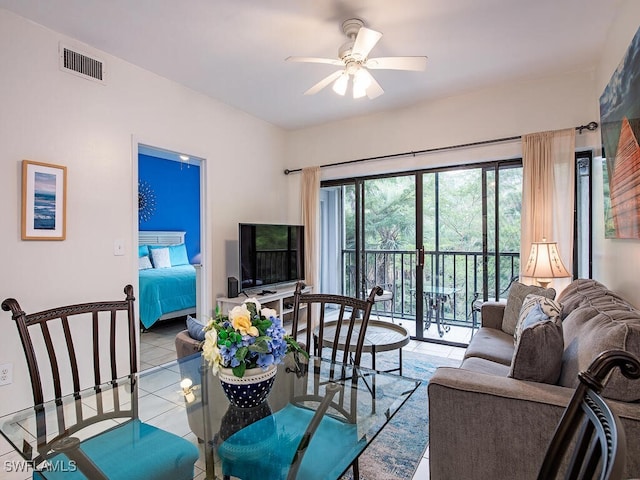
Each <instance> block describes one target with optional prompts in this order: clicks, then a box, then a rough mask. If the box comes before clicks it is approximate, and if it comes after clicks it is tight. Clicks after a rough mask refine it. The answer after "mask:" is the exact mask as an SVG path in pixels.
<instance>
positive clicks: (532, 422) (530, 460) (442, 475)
mask: <svg viewBox="0 0 640 480" xmlns="http://www.w3.org/2000/svg"><path fill="white" fill-rule="evenodd" d="M556 300H557V302H559V303H560V304H561V305H562V314H561V315H560V318H561V320H562V322H561V324H560V322H559V321H558V324H559V325H561V345H560V349H561V350H560V354H559V355H561V359H560V357H558V358H559V361H558V366H559V368H560V371H559V372H558V375H556V377H557V378H558V380H557V381H555V382H554V383H552V384H550V383H542V382H538V381H526V380H521V379H516V378H513V376H510V373H511V374H513V370H512V367H511V363H512V359H513V357H514V350H515V342H514V337H513V334H512V333H510V332H509V333H507V332H505V331H504V330H503V315H504V312H505V304H504V303H498V302H493V303H492V302H488V303H485V304H483V306H482V327H481V328H480V329H479V331H478V332H477V333H476V335H475V336H474V337H473V339H472V341H471V343H470V344H469V347H468V348H467V350H466V352H465V357H464V360H463V362H462V364H461V366H460V367H459V368H451V367H440V368H438V369H437V371H436V372H435V374H434V376H433V377H432V379H431V380H430V382H429V386H428V392H429V463H430V474H431V477H430V478H431V480H442V479H465V480H470V479H482V480H487V479H492V480H495V479H515V478H517V479H530V478H536V476H537V472H538V469H539V468H540V465H541V464H542V460H543V457H544V454H545V451H546V448H547V444H548V442H549V441H550V439H551V437H552V435H553V432H554V430H555V427H556V425H557V424H558V422H559V420H560V417H561V415H562V413H563V411H564V409H565V407H566V405H567V403H568V402H569V399H570V397H571V395H572V394H573V391H574V388H575V386H576V385H577V383H578V378H577V374H578V372H579V371H581V370H584V369H586V368H587V366H588V365H589V363H590V362H591V360H592V359H593V358H595V357H596V356H597V354H598V353H600V352H601V351H604V350H608V349H621V350H627V351H630V352H632V353H634V354H635V355H636V356H638V357H639V358H640V311H638V310H636V309H634V308H633V307H632V306H631V305H630V304H628V303H627V302H626V301H625V300H624V299H622V298H621V297H619V296H618V295H616V294H615V293H613V292H611V291H610V290H608V289H607V288H606V287H605V286H604V285H602V284H600V283H598V282H596V281H594V280H576V281H574V282H572V283H571V285H569V287H567V289H565V290H564V291H563V292H562V294H561V295H560V296H559V297H558V298H557V299H556ZM541 350H542V349H541ZM545 355H547V352H544V351H540V352H539V356H540V358H544V357H545ZM603 395H604V396H605V397H607V400H608V403H609V404H610V405H611V407H612V409H613V410H614V411H615V412H616V413H617V414H618V415H619V416H620V417H621V419H622V424H623V427H624V429H625V433H626V438H627V462H626V473H625V477H640V381H635V382H633V381H630V380H628V379H626V378H624V377H623V376H622V375H620V373H619V371H618V370H616V371H615V372H613V373H612V375H611V376H610V378H609V380H608V383H607V386H606V388H605V390H604V391H603Z"/></svg>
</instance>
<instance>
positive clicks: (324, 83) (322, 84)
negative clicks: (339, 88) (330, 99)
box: [304, 70, 344, 95]
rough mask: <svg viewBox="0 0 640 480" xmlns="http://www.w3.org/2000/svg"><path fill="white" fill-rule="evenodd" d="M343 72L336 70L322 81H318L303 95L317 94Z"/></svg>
mask: <svg viewBox="0 0 640 480" xmlns="http://www.w3.org/2000/svg"><path fill="white" fill-rule="evenodd" d="M343 71H344V70H338V71H336V72H333V73H332V74H331V75H329V76H327V77H324V78H323V79H322V80H320V81H319V82H318V83H316V84H315V85H314V86H313V87H311V88H310V89H309V90H307V91H306V92H304V94H305V95H314V94H316V93H318V92H319V91H320V90H322V89H323V88H324V87H326V86H327V85H329V84H330V83H331V82H333V81H334V80H336V79H337V78H338V77H339V76H340V75H342V72H343Z"/></svg>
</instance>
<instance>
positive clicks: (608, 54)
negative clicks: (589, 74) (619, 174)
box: [593, 0, 640, 307]
mask: <svg viewBox="0 0 640 480" xmlns="http://www.w3.org/2000/svg"><path fill="white" fill-rule="evenodd" d="M639 27H640V2H638V1H637V0H627V1H626V2H624V3H623V5H622V6H621V7H620V8H619V10H618V16H617V19H616V22H615V24H614V25H613V28H612V29H611V31H610V32H609V36H608V39H607V43H606V45H605V48H604V49H603V53H602V58H601V61H600V64H599V66H598V69H597V72H596V82H595V89H594V93H593V96H594V98H595V101H596V102H597V101H598V99H599V97H600V95H601V94H602V92H603V90H604V88H605V87H606V86H607V83H609V80H610V78H611V75H612V74H613V72H614V71H615V70H616V68H618V65H619V64H620V61H621V60H622V57H623V56H624V54H625V52H626V51H627V49H628V48H629V44H630V43H631V40H632V39H633V36H634V35H635V34H636V32H637V31H638V28H639ZM599 181H600V185H601V182H602V180H601V179H599ZM594 187H595V185H594ZM594 193H595V194H596V195H597V196H595V197H594V206H597V207H598V211H597V212H594V220H595V222H594V239H593V240H594V241H593V243H594V248H593V271H594V277H595V278H597V279H598V280H600V281H601V282H603V283H604V284H605V285H607V286H608V287H609V288H612V289H613V290H615V291H616V292H618V293H619V294H620V295H622V296H623V297H625V298H626V299H627V300H629V301H630V302H631V303H633V304H634V305H635V306H636V307H640V293H639V292H640V277H639V276H638V272H639V271H640V241H639V240H621V239H605V238H604V219H603V212H602V190H601V189H600V188H594Z"/></svg>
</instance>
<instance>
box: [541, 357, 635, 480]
mask: <svg viewBox="0 0 640 480" xmlns="http://www.w3.org/2000/svg"><path fill="white" fill-rule="evenodd" d="M615 367H618V368H620V371H621V372H622V374H623V375H624V376H625V377H627V378H629V379H638V378H640V361H638V359H637V358H636V357H635V356H634V355H632V354H630V353H628V352H625V351H621V350H608V351H605V352H603V353H601V354H600V355H598V356H597V357H596V358H595V359H594V360H593V361H592V362H591V365H589V368H587V370H585V371H584V372H581V373H580V374H579V375H578V378H579V380H580V384H579V385H578V388H577V389H576V391H575V393H574V394H573V397H572V398H571V400H570V402H569V405H567V408H566V410H565V411H564V414H563V415H562V418H561V419H560V423H559V424H558V426H557V427H556V430H555V433H554V435H553V439H552V440H551V442H550V443H549V446H548V448H547V452H546V454H545V458H544V462H543V463H542V467H541V468H540V471H539V473H538V480H550V479H555V478H561V477H560V475H561V473H562V472H563V471H564V469H565V468H566V471H564V478H565V479H576V480H578V479H599V480H617V479H622V477H623V474H624V467H625V457H626V453H627V452H626V439H625V434H624V429H623V428H622V424H621V423H620V420H619V418H618V416H617V415H616V414H615V413H613V412H612V411H611V409H610V408H609V406H608V405H607V403H606V401H605V400H604V399H603V398H602V397H601V396H600V392H602V390H603V388H604V385H605V383H606V379H607V378H608V375H609V373H610V372H611V370H612V369H614V368H615Z"/></svg>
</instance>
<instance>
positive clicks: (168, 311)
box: [138, 231, 196, 329]
mask: <svg viewBox="0 0 640 480" xmlns="http://www.w3.org/2000/svg"><path fill="white" fill-rule="evenodd" d="M185 233H186V232H177V231H176V232H174V231H146V232H145V231H141V232H139V233H138V266H139V270H138V273H139V280H140V286H139V294H138V305H139V307H140V323H141V324H142V326H143V328H145V329H148V328H150V327H151V326H152V325H153V324H155V323H156V322H158V321H160V320H165V319H168V318H175V317H181V316H185V315H188V314H194V313H195V312H196V269H195V267H194V266H193V265H190V264H189V260H188V257H187V253H186V248H185V246H184V237H185Z"/></svg>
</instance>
